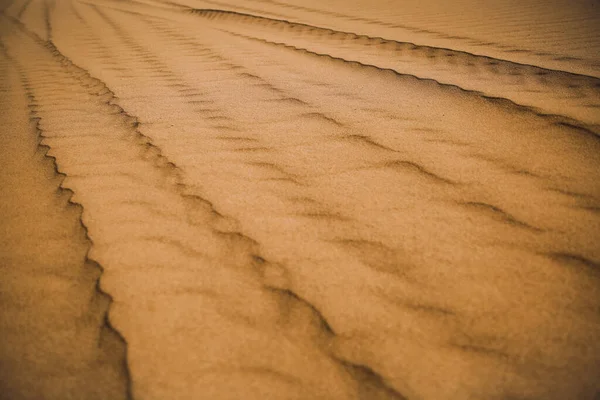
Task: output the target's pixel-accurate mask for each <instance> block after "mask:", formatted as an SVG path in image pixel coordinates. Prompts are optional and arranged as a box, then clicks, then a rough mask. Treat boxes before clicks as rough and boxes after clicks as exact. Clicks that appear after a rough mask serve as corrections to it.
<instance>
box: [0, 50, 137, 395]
mask: <svg viewBox="0 0 600 400" xmlns="http://www.w3.org/2000/svg"><path fill="white" fill-rule="evenodd" d="M0 57H2V60H1V63H2V74H1V75H2V77H3V81H2V86H4V87H8V90H9V91H8V93H9V94H8V95H6V96H3V97H2V103H3V104H2V107H1V109H2V113H1V114H0V115H1V119H2V124H3V125H6V124H10V126H11V127H12V130H13V132H12V134H3V135H2V136H1V138H0V140H1V145H0V148H1V151H2V153H3V154H2V159H4V160H5V161H8V160H11V161H8V162H6V163H5V164H4V165H3V168H2V169H1V170H0V180H1V181H2V183H1V184H2V187H3V190H4V191H5V192H3V193H4V195H3V196H2V202H1V203H0V204H1V208H0V213H1V214H2V217H1V218H0V219H1V220H2V229H0V232H1V233H2V235H1V236H2V237H1V238H0V254H3V256H2V257H1V262H0V264H1V266H2V268H0V269H1V270H2V280H0V282H1V284H0V299H1V300H0V303H1V304H2V318H0V331H1V332H0V336H2V341H1V343H2V344H1V346H0V365H1V366H2V367H1V368H0V392H1V393H2V394H1V395H0V398H2V399H36V400H37V399H42V398H43V399H80V398H86V399H108V398H110V399H126V398H129V395H128V392H129V389H128V372H127V369H126V365H125V342H124V341H123V338H122V337H120V335H119V334H118V333H117V332H116V331H114V330H113V328H112V326H111V325H110V323H109V322H108V320H107V319H106V314H107V311H108V307H109V304H110V302H111V299H110V297H109V296H108V295H106V294H105V293H104V292H102V291H100V289H99V288H98V286H97V285H98V279H99V277H100V271H101V268H100V266H99V265H98V264H96V263H95V262H93V261H92V260H90V259H89V258H87V252H88V250H89V248H90V245H91V241H90V240H89V238H88V237H87V232H86V229H85V227H84V226H83V225H81V220H80V218H81V212H82V210H81V207H80V206H79V205H77V204H74V203H72V202H71V201H70V197H71V196H72V192H71V191H70V190H68V189H63V187H62V186H61V183H62V177H64V175H62V174H60V173H58V172H57V171H56V169H57V167H56V164H55V163H54V162H53V161H52V160H53V159H52V158H50V157H48V156H46V155H45V153H46V151H47V149H48V148H47V147H46V146H43V145H42V146H40V145H39V140H40V138H41V137H43V132H41V131H40V130H39V127H38V123H39V120H40V118H39V117H37V116H35V111H29V113H30V115H31V117H29V122H28V117H27V114H28V108H29V109H30V110H31V108H32V107H28V105H29V104H31V103H34V102H35V101H36V99H35V97H34V96H33V94H31V93H29V92H28V94H27V97H26V96H25V90H24V89H23V87H19V86H21V85H20V84H19V81H20V78H19V72H18V71H17V69H16V68H15V64H14V62H12V61H11V60H9V59H8V58H7V57H6V55H2V56H0ZM25 82H26V81H25ZM27 98H29V101H30V102H29V104H28V102H27V101H26V100H27ZM15 117H17V118H15ZM32 121H33V123H32ZM36 121H37V122H36ZM9 155H10V156H11V157H9ZM9 193H10V194H9ZM71 349H73V350H71Z"/></svg>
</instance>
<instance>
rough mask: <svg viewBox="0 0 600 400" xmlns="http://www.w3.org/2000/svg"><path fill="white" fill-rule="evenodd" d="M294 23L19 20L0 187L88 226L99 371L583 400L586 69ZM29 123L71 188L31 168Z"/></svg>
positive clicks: (17, 6) (210, 382)
mask: <svg viewBox="0 0 600 400" xmlns="http://www.w3.org/2000/svg"><path fill="white" fill-rule="evenodd" d="M355 3H356V2H355ZM463 3H464V2H463ZM285 4H287V5H285ZM285 4H284V3H283V2H275V1H252V2H244V4H237V3H236V4H233V5H231V4H230V3H229V2H228V1H221V2H217V1H210V2H208V1H197V2H192V1H187V0H186V1H181V2H162V1H158V0H141V1H133V0H132V1H112V0H102V1H97V2H93V3H91V2H83V1H71V0H48V1H41V0H40V1H38V0H32V1H20V0H15V1H14V2H12V3H9V2H5V3H4V5H3V7H4V8H3V12H2V15H0V19H1V20H0V40H2V44H3V49H4V50H3V51H4V64H3V66H4V68H5V70H6V71H7V73H6V75H5V76H6V78H4V85H5V86H4V88H6V89H5V90H4V91H3V92H2V93H3V96H4V98H3V99H5V100H3V101H4V103H5V104H13V103H14V100H12V99H13V98H18V97H19V96H21V97H22V98H21V100H19V101H20V103H18V102H17V103H14V104H17V105H15V106H11V107H7V108H6V110H5V111H4V112H3V114H2V115H3V118H5V120H6V121H7V124H4V126H3V128H2V130H1V133H2V140H3V141H5V142H6V143H7V144H6V146H9V145H10V146H13V147H14V151H10V152H8V151H7V153H6V154H7V155H6V157H5V158H6V160H8V161H7V162H9V161H10V163H13V164H10V165H12V167H11V168H13V169H12V171H14V172H10V173H7V174H6V176H7V177H6V178H5V179H6V181H7V182H8V184H10V185H11V186H10V187H14V188H15V189H14V190H15V191H16V190H21V191H23V193H24V194H23V196H25V194H26V193H33V191H34V190H40V191H42V190H47V189H48V188H51V187H54V188H56V187H58V185H60V187H61V188H63V189H64V190H68V191H69V193H72V194H73V196H72V198H71V200H70V201H71V202H72V203H76V204H78V205H79V206H75V205H73V204H72V203H68V204H71V206H69V207H71V208H69V210H72V211H69V212H70V213H71V214H69V215H71V216H69V217H68V216H66V215H65V216H59V214H56V215H57V216H56V217H55V216H54V214H52V213H51V212H50V208H49V207H50V206H45V205H44V206H42V205H41V204H40V203H37V202H36V201H35V200H34V198H31V196H30V195H29V196H30V197H28V198H31V200H24V201H23V202H24V203H25V204H28V205H30V206H31V207H32V210H31V211H28V213H27V214H23V215H21V216H20V218H22V219H23V220H25V221H28V223H29V224H30V225H31V226H32V227H36V224H35V222H34V221H38V220H39V221H40V224H41V223H42V222H41V221H44V220H45V219H49V221H48V225H47V226H48V228H47V229H48V231H46V232H47V233H45V234H46V235H52V232H55V234H56V237H57V238H58V237H61V238H63V236H61V233H60V232H61V231H60V229H62V228H59V227H58V225H57V226H56V227H54V225H52V224H58V221H60V222H61V223H64V224H67V225H68V223H69V222H68V221H75V222H78V221H80V224H83V227H81V225H77V226H78V227H79V228H78V229H79V231H78V232H79V233H78V234H77V235H79V236H77V235H76V233H73V232H71V233H69V235H64V241H65V242H66V243H75V242H77V243H79V244H80V246H79V247H78V248H77V250H76V251H77V252H78V253H76V254H79V258H78V260H80V261H81V263H82V264H81V265H82V266H83V267H85V266H86V265H87V267H86V268H88V269H89V267H92V266H94V265H97V266H101V268H102V271H103V272H102V274H101V276H100V278H99V279H100V281H99V282H100V288H101V290H102V291H103V292H105V293H107V294H108V295H110V297H111V298H112V300H113V301H112V302H111V303H110V305H108V304H106V303H107V302H106V301H104V303H103V308H102V311H101V312H100V314H94V315H106V312H107V311H106V308H107V307H108V317H107V318H108V322H107V325H105V326H104V327H102V325H100V326H98V325H89V329H90V330H93V329H92V328H94V327H95V328H94V329H96V331H95V332H96V333H97V332H104V331H107V332H108V331H110V332H111V335H112V336H113V337H116V336H118V335H120V336H121V337H122V340H123V341H124V342H126V346H127V347H126V351H127V358H126V370H123V369H121V370H118V369H116V370H115V369H110V368H116V367H114V366H113V367H109V366H108V364H106V365H105V366H103V367H102V368H100V369H99V372H98V374H101V373H102V374H109V372H107V371H118V373H117V372H115V373H114V378H106V379H109V381H110V382H112V385H114V386H111V387H114V388H115V390H118V389H119V388H123V387H124V386H123V385H128V386H127V387H124V389H125V391H122V392H120V393H124V394H125V395H126V396H131V397H132V398H139V399H165V398H169V399H196V398H215V399H238V398H246V399H265V398H273V399H275V398H277V399H432V400H433V399H482V398H485V399H540V398H543V399H566V398H578V399H579V398H581V399H595V398H596V397H597V395H598V393H600V386H599V383H598V381H597V379H596V378H597V376H598V374H600V341H598V340H597V338H598V337H600V316H599V315H600V313H599V312H598V311H599V310H600V246H599V245H598V241H597V238H598V236H599V234H600V183H599V182H600V168H599V167H598V165H600V137H599V134H600V129H599V126H600V120H599V118H598V112H597V110H598V108H599V107H600V106H599V105H600V94H599V93H600V84H599V80H598V78H597V77H595V76H594V75H593V74H586V73H584V72H582V69H584V68H583V67H581V66H582V65H584V64H585V62H583V61H582V62H581V63H579V64H577V63H574V64H577V65H576V66H575V67H573V68H564V69H561V68H560V67H561V65H563V64H564V60H563V61H560V62H557V63H544V62H541V63H538V64H534V63H522V62H520V61H522V60H516V59H514V58H511V57H504V58H503V53H502V52H499V51H496V50H497V49H496V50H495V48H494V46H492V45H490V46H487V47H485V46H483V50H485V51H483V50H482V51H481V52H480V54H475V53H472V52H469V51H468V50H469V49H466V48H465V45H464V44H465V41H464V40H459V39H456V42H455V43H456V46H455V48H448V47H447V46H446V47H442V46H441V45H439V43H436V42H434V41H424V42H423V43H422V44H418V45H417V44H412V43H409V41H407V40H403V39H402V37H401V36H400V35H398V34H397V33H398V31H395V32H396V34H391V33H390V31H388V30H385V29H383V28H381V29H379V30H378V29H376V28H377V26H376V24H368V21H369V19H368V18H371V17H368V16H366V17H365V19H366V20H364V21H362V22H361V21H360V20H358V21H356V22H357V23H356V25H355V26H352V27H348V25H344V24H342V23H341V22H339V21H342V20H344V19H343V18H342V17H339V18H341V19H333V20H332V21H333V22H332V23H331V24H330V25H325V24H322V22H323V20H322V18H321V17H322V15H329V14H327V13H321V14H322V15H321V17H316V16H314V14H315V12H314V10H313V11H310V10H309V8H310V7H308V6H300V5H294V3H293V2H287V3H285ZM313 8H314V7H313ZM313 8H311V10H312V9H313ZM383 8H384V6H380V11H381V10H383ZM321 11H322V10H321ZM369 12H370V13H374V12H375V11H369ZM348 13H349V14H348V15H350V11H348ZM311 15H313V17H310V16H311ZM344 18H345V17H344ZM508 20H510V19H508ZM336 21H337V22H336ZM344 21H346V20H344ZM500 21H507V19H505V20H502V19H500ZM426 22H427V21H426ZM503 23H504V22H503ZM365 24H366V25H372V26H371V28H370V30H369V31H368V32H367V31H365V32H361V30H363V28H364V27H365V26H366V25H365ZM440 24H442V25H444V24H443V23H442V22H440ZM346 28H351V29H346ZM352 28H355V29H352ZM388 28H390V29H391V28H393V27H388ZM438 28H439V27H438ZM394 29H395V28H394ZM440 29H441V28H440ZM444 29H447V30H452V29H455V27H454V26H453V25H452V23H450V22H448V23H447V24H446V25H445V27H444ZM456 29H458V28H456ZM548 32H549V31H548ZM548 32H546V33H545V34H547V35H549V34H550V33H548ZM386 34H389V36H387V37H386ZM458 34H459V33H458V32H457V35H458ZM481 34H482V35H483V33H481ZM574 37H576V35H575V36H574ZM429 39H431V38H429ZM446 39H447V38H446ZM582 40H583V39H582ZM586 40H587V39H586ZM480 47H481V46H480ZM548 51H550V50H548ZM554 55H555V56H556V57H555V58H558V57H559V55H558V53H556V54H554ZM540 57H541V58H544V57H546V56H540ZM582 57H583V56H582ZM551 58H552V57H546V59H551ZM582 59H583V58H582ZM528 61H531V62H533V61H536V58H535V57H533V58H530V59H529V60H528ZM561 63H562V64H561ZM569 65H570V64H569ZM585 65H588V64H585ZM589 65H591V64H589ZM588 72H589V71H588ZM19 85H24V88H25V89H26V90H27V93H28V95H29V96H30V97H29V98H30V99H34V100H30V103H29V105H28V103H27V102H26V99H27V98H25V97H23V95H22V94H19V93H21V92H22V91H23V90H24V89H23V88H21V86H19ZM19 90H20V91H21V92H19ZM32 102H33V103H32ZM19 104H20V105H19ZM32 110H34V111H35V114H34V116H35V119H34V122H35V123H36V124H37V125H36V127H34V128H37V129H38V130H39V131H41V132H43V135H42V136H43V137H42V141H41V144H42V145H43V146H46V147H47V148H48V149H49V150H48V155H49V156H51V157H53V159H54V160H55V164H54V165H55V166H56V170H57V172H58V173H59V174H61V175H60V176H63V177H64V180H62V179H59V178H57V176H58V175H52V174H50V173H49V172H47V173H48V174H50V175H48V177H46V178H44V177H34V175H32V174H36V173H37V174H38V175H39V174H41V173H42V172H41V171H42V169H41V166H40V167H39V168H37V167H35V168H34V166H32V165H30V164H28V163H26V162H25V161H18V160H26V158H24V157H25V154H26V152H27V148H28V147H27V146H29V147H31V148H34V149H35V141H34V142H31V140H33V139H32V138H35V135H34V134H33V136H31V135H32V133H31V132H32V129H34V128H32V127H31V125H30V124H28V122H27V121H28V118H29V117H28V116H29V115H30V113H31V112H33V111H32ZM8 124H12V125H13V126H14V132H17V135H18V136H15V135H13V134H12V132H13V131H10V130H8V129H7V128H6V126H8ZM28 135H29V136H28ZM21 136H22V137H29V138H30V142H25V141H22V140H16V139H15V138H18V137H21ZM26 143H29V144H26ZM8 148H9V147H7V149H8ZM38 151H39V150H38ZM13 153H14V154H16V155H12V154H13ZM42 153H43V152H42ZM17 155H18V156H17ZM19 157H21V158H19ZM40 159H41V160H42V161H43V160H45V161H44V162H46V163H48V162H50V161H48V159H47V158H43V157H41V156H40ZM36 168H37V169H36ZM7 171H8V170H7ZM28 174H29V175H28ZM28 176H31V178H27V177H28ZM28 179H30V180H31V183H29V181H28ZM48 182H54V183H53V185H54V186H51V185H52V184H50V183H48ZM35 188H38V189H35ZM9 193H12V191H11V192H9ZM34 197H35V196H34ZM67 197H68V196H67ZM4 198H6V199H7V200H6V206H3V207H4V209H6V210H10V209H11V207H14V204H15V202H16V200H15V198H14V197H11V196H8V195H6V196H4V195H3V200H4ZM26 199H27V198H26ZM48 201H49V200H48ZM65 201H66V200H65ZM11 202H12V203H11ZM44 204H45V203H44ZM46 209H48V212H47V213H45V212H44V210H46ZM75 209H76V211H75ZM7 212H8V211H7ZM57 212H58V211H57ZM46 214H48V215H46ZM75 214H76V215H75ZM71 217H73V218H74V219H73V218H71ZM15 218H16V217H15ZM53 218H54V219H56V220H57V221H56V222H55V220H54V219H53ZM69 218H71V219H69ZM17 226H19V223H18V222H17V220H16V219H15V220H14V221H13V220H9V222H8V224H7V227H8V228H10V229H13V230H14V229H16V228H15V227H17ZM64 229H66V228H64ZM17 231H18V230H17ZM40 231H41V230H40ZM7 232H9V231H7ZM7 235H11V234H10V233H8V234H7ZM3 243H6V244H5V247H6V251H5V253H6V254H15V255H18V254H23V253H25V252H27V251H30V252H31V250H30V249H31V246H32V244H31V243H32V242H26V243H25V242H23V243H22V242H18V241H10V240H8V239H6V240H5V241H4V242H3ZM28 246H29V247H28ZM28 249H29V250H28ZM88 250H89V252H88ZM38 251H39V254H40V257H39V258H40V259H47V258H48V257H51V256H50V255H48V256H44V254H45V253H44V252H43V251H45V250H36V254H37V252H38ZM56 251H59V250H56ZM59 253H60V254H61V256H54V257H56V258H57V259H61V258H63V257H64V258H65V259H67V258H68V257H69V256H68V254H70V253H68V252H67V250H66V249H65V250H60V251H59ZM62 254H64V256H63V255H62ZM15 257H16V256H15ZM73 257H75V256H73ZM18 262H21V263H24V264H26V263H29V264H30V265H31V266H32V267H31V268H33V269H35V265H36V264H35V262H38V261H35V262H34V261H27V260H25V259H23V261H18ZM29 264H27V265H29ZM83 267H82V268H83ZM92 269H93V268H92ZM94 271H96V272H95V275H90V277H93V278H90V279H88V280H87V281H86V282H88V283H90V282H91V283H93V282H95V280H94V279H98V269H94ZM7 276H9V275H7ZM11 279H12V281H8V280H7V281H6V282H10V283H9V284H7V285H5V286H6V287H7V289H6V290H9V291H10V290H12V291H18V290H22V288H27V287H28V286H26V285H28V284H29V283H21V280H23V282H29V280H31V282H32V283H31V284H32V285H33V284H35V285H40V286H43V287H45V286H44V285H46V284H45V283H43V282H45V281H44V280H43V279H42V278H41V277H40V275H39V274H32V275H31V276H29V275H28V278H25V277H23V278H22V277H21V276H20V275H16V276H15V277H14V278H11ZM27 279H29V280H27ZM84 287H85V288H87V289H85V290H88V292H86V293H91V294H89V295H90V296H91V295H93V296H102V295H100V294H99V293H98V292H96V291H93V290H92V289H93V288H92V287H91V286H89V284H88V286H85V284H81V285H73V290H80V291H83V290H84V289H83V288H84ZM90 290H91V292H89V291H90ZM11 296H12V295H11ZM15 296H16V295H15ZM78 296H79V295H78ZM78 296H76V295H73V299H72V300H71V301H70V302H66V305H64V306H63V307H67V309H68V308H69V307H84V305H85V304H88V303H86V301H84V299H85V297H80V296H79V297H78ZM11 307H12V306H11ZM8 309H10V308H8ZM19 312H22V313H23V315H25V317H23V318H29V319H31V317H29V316H27V315H35V314H33V311H19ZM28 312H29V313H31V314H27V313H28ZM56 312H57V313H58V314H59V315H62V314H61V313H60V312H59V311H56ZM86 312H87V311H86ZM102 313H104V314H102ZM67 314H68V311H65V314H64V315H67ZM85 315H91V314H85ZM61 318H62V317H61ZM89 318H91V317H89ZM10 321H11V320H10V319H7V321H6V322H5V323H4V325H2V329H3V330H5V331H7V332H13V331H15V332H16V331H19V330H20V329H23V328H22V327H21V326H20V325H19V324H18V323H13V324H12V325H11V323H10ZM108 327H112V328H114V330H115V331H113V330H110V329H109V328H108ZM44 329H49V328H44ZM49 332H50V330H49ZM14 340H15V343H18V342H17V339H16V338H15V339H14ZM115 340H116V339H115ZM124 342H119V343H120V344H119V346H121V347H119V349H121V350H119V351H121V353H119V352H118V351H116V350H114V351H113V353H111V354H113V356H114V355H115V354H121V355H123V351H124V349H123V345H124ZM115 343H116V342H115ZM78 346H79V345H77V346H75V347H77V348H78ZM81 346H83V345H81ZM17 348H19V349H23V348H26V347H24V345H19V346H17ZM55 348H56V349H60V352H61V353H62V352H67V349H68V347H67V346H66V345H57V346H55ZM48 351H49V350H47V349H42V348H39V349H38V348H36V350H35V352H36V354H38V353H39V354H49V353H48ZM15 354H16V353H15ZM0 356H2V357H3V358H4V359H7V360H12V359H17V358H18V357H17V356H15V355H11V354H9V352H8V351H5V353H3V354H0ZM11 357H12V358H11ZM21 357H22V356H21ZM98 357H100V356H98ZM117 359H118V357H116V356H114V357H113V358H112V359H111V360H113V361H114V360H117ZM65 362H66V363H67V364H69V365H75V364H70V363H71V362H70V361H65ZM77 362H80V361H73V363H77ZM103 365H104V364H103ZM110 365H117V364H110ZM27 368H28V367H27V366H19V367H15V368H14V369H12V368H11V370H10V371H15V372H11V373H9V374H5V376H6V378H5V381H6V382H8V383H10V382H13V381H17V379H16V378H14V379H11V376H12V375H11V374H14V377H19V379H21V378H20V377H23V378H22V379H23V382H25V381H26V380H27V377H28V376H34V375H32V374H31V373H30V372H29V371H30V370H29V369H27ZM121 368H123V365H122V364H121ZM111 373H112V372H111ZM103 379H104V378H103ZM100 382H101V380H100V379H99V380H98V382H96V384H97V385H94V384H93V383H90V384H89V387H90V388H92V389H91V390H96V389H97V388H98V387H101V386H103V385H102V384H100ZM115 382H121V383H119V384H117V383H115ZM8 383H7V384H8ZM119 385H121V386H119ZM84 386H85V385H84ZM61 390H62V391H63V392H64V393H72V389H71V388H69V387H61V386H57V391H61ZM128 390H129V391H130V392H129V393H128V392H127V391H128ZM15 393H18V394H16V395H15V397H16V398H27V397H26V396H27V395H26V392H25V391H22V390H21V391H20V392H15ZM57 393H58V392H57ZM19 396H20V397H19ZM99 396H102V395H99ZM99 398H102V397H99ZM104 398H116V397H109V396H108V395H107V396H105V397H104Z"/></svg>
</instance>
